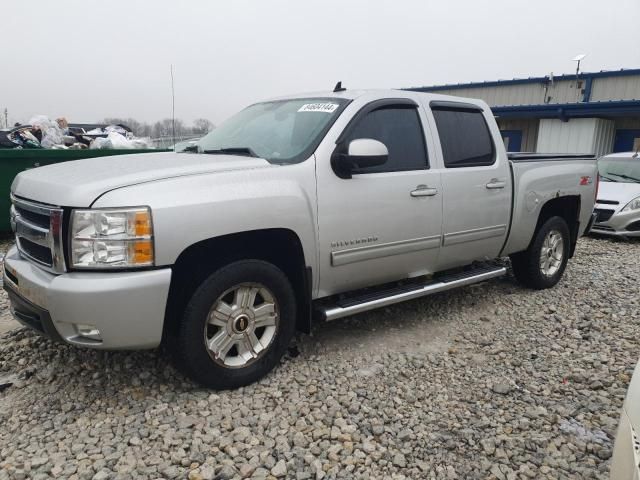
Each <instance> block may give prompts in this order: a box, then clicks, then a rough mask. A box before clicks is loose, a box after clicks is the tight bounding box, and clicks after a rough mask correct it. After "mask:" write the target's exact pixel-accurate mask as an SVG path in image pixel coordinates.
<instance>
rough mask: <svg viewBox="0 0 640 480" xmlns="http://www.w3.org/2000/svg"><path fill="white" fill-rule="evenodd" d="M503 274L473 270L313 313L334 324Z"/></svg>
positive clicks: (490, 269) (501, 271)
mask: <svg viewBox="0 0 640 480" xmlns="http://www.w3.org/2000/svg"><path fill="white" fill-rule="evenodd" d="M506 273H507V269H506V268H505V267H497V266H495V265H491V266H486V265H485V266H481V267H475V268H474V269H472V270H468V271H466V272H460V273H453V274H449V275H444V276H439V277H437V278H436V279H434V280H430V281H429V282H427V283H424V284H413V285H410V286H399V287H393V288H390V289H386V290H384V291H379V292H375V293H365V294H363V295H359V296H355V297H351V298H347V299H342V300H338V301H336V302H335V303H333V304H329V305H322V306H318V307H316V310H317V312H318V314H319V317H320V319H322V320H325V321H330V320H337V319H338V318H342V317H347V316H349V315H355V314H356V313H362V312H366V311H368V310H373V309H375V308H380V307H386V306H387V305H393V304H394V303H399V302H404V301H406V300H413V299H414V298H420V297H425V296H427V295H431V294H434V293H439V292H444V291H446V290H451V289H453V288H458V287H464V286H465V285H471V284H474V283H479V282H484V281H485V280H490V279H492V278H497V277H501V276H503V275H505V274H506Z"/></svg>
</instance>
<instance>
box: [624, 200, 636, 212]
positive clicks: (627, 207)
mask: <svg viewBox="0 0 640 480" xmlns="http://www.w3.org/2000/svg"><path fill="white" fill-rule="evenodd" d="M638 209H640V197H637V198H634V199H633V200H631V201H630V202H629V203H627V204H626V205H625V206H624V208H623V209H622V210H621V211H622V212H628V211H629V210H638Z"/></svg>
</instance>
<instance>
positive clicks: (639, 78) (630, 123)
mask: <svg viewBox="0 0 640 480" xmlns="http://www.w3.org/2000/svg"><path fill="white" fill-rule="evenodd" d="M407 90H414V91H419V92H434V93H443V94H447V95H456V96H462V97H471V98H481V99H483V100H484V101H485V102H487V103H488V104H489V105H490V106H491V109H492V111H493V113H494V115H495V116H496V118H497V120H498V125H499V127H500V130H501V131H502V136H503V139H504V142H505V146H506V147H507V150H509V151H529V152H551V151H553V152H558V153H565V152H566V153H595V154H598V155H603V154H607V153H611V152H623V151H637V150H638V149H640V69H622V70H615V71H601V72H590V73H580V74H579V75H576V74H569V75H560V76H553V75H552V74H551V75H547V76H544V77H530V78H516V79H512V80H496V81H489V82H475V83H460V84H452V85H434V86H430V87H412V88H408V89H407Z"/></svg>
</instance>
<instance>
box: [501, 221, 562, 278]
mask: <svg viewBox="0 0 640 480" xmlns="http://www.w3.org/2000/svg"><path fill="white" fill-rule="evenodd" d="M569 243H570V235H569V227H568V226H567V222H566V221H565V220H564V218H562V217H551V218H549V219H548V220H547V221H545V222H544V223H543V224H542V226H541V227H540V228H539V229H538V231H537V232H536V234H535V237H534V239H533V242H531V245H530V246H529V248H528V249H527V250H525V251H524V252H520V253H516V254H514V255H511V267H512V268H513V274H514V275H515V277H516V279H517V280H518V281H519V282H520V283H521V284H523V285H524V286H526V287H529V288H534V289H536V290H542V289H544V288H551V287H553V286H554V285H556V284H557V283H558V282H559V281H560V278H562V274H563V273H564V270H565V268H566V267H567V261H568V260H569Z"/></svg>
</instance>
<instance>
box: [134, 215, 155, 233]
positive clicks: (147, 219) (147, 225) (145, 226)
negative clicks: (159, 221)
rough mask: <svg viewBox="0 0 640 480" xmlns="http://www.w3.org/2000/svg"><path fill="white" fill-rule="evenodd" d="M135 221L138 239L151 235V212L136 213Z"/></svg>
mask: <svg viewBox="0 0 640 480" xmlns="http://www.w3.org/2000/svg"><path fill="white" fill-rule="evenodd" d="M134 221H135V224H134V225H135V232H136V237H146V236H147V235H151V214H150V213H149V210H142V211H138V212H136V215H135V220H134Z"/></svg>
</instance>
